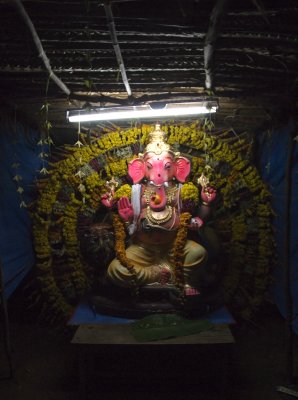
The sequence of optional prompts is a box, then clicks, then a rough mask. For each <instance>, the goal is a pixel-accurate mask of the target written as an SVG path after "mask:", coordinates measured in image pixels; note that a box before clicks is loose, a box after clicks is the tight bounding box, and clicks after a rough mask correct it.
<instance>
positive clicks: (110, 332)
mask: <svg viewBox="0 0 298 400" xmlns="http://www.w3.org/2000/svg"><path fill="white" fill-rule="evenodd" d="M71 343H72V344H74V345H76V346H77V349H78V355H79V380H80V398H81V399H86V398H88V389H90V388H89V386H90V384H91V378H92V377H95V376H97V378H98V379H97V382H98V381H99V382H100V383H105V382H110V383H109V384H110V385H111V387H113V385H114V384H115V382H117V384H118V383H119V382H120V381H121V378H123V379H124V382H128V381H130V382H133V385H137V379H138V377H139V378H140V380H141V382H142V384H143V385H145V383H144V382H145V380H146V379H148V380H149V382H150V383H149V385H151V384H152V383H153V382H155V383H156V382H160V380H161V379H162V380H165V379H167V378H172V382H175V381H177V379H180V378H181V376H183V381H184V382H186V381H187V379H186V378H189V379H190V381H191V382H192V385H193V382H195V383H198V381H199V378H200V377H203V379H204V380H205V381H206V380H208V379H209V378H210V379H211V382H212V376H214V381H215V383H216V384H218V383H219V382H218V379H220V381H221V382H220V385H219V387H220V390H219V396H218V398H225V392H226V390H225V389H226V377H227V371H228V363H229V360H230V354H231V349H232V346H231V345H233V343H234V338H233V335H232V333H231V331H230V328H229V325H227V324H222V325H215V326H214V328H212V329H210V330H207V331H203V332H200V333H197V334H193V335H188V336H180V337H174V338H170V339H164V340H157V341H151V342H145V343H144V342H143V343H140V342H138V341H137V340H136V339H135V338H134V337H133V336H132V335H131V333H130V324H96V325H95V324H86V325H80V326H79V327H78V328H77V331H76V332H75V334H74V336H73V339H72V341H71ZM215 367H216V368H215ZM188 369H189V370H190V371H188ZM200 369H203V371H204V372H203V373H202V372H201V371H200ZM215 369H218V376H215V372H214V371H215ZM207 372H208V373H210V375H211V376H210V377H209V378H206V373H207ZM181 374H182V375H181ZM192 375H194V376H192ZM145 378H146V379H145ZM113 382H114V384H113ZM145 386H146V385H145ZM97 390H100V388H99V389H97ZM103 398H104V396H103Z"/></svg>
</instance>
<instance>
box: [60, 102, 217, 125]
mask: <svg viewBox="0 0 298 400" xmlns="http://www.w3.org/2000/svg"><path fill="white" fill-rule="evenodd" d="M217 108H218V105H217V103H216V102H215V101H212V102H189V103H169V104H166V105H165V106H164V107H161V108H158V105H157V106H154V107H152V106H151V105H149V104H147V105H142V106H127V107H110V108H108V107H107V108H96V109H94V110H89V111H86V110H76V111H67V118H68V120H69V122H87V121H112V120H124V119H150V118H157V117H160V118H163V117H180V116H186V115H199V114H209V113H214V112H216V110H217Z"/></svg>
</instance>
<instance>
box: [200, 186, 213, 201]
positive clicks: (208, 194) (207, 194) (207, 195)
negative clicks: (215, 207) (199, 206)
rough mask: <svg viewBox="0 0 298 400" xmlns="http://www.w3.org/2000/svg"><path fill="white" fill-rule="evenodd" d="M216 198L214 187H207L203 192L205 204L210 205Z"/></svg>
mask: <svg viewBox="0 0 298 400" xmlns="http://www.w3.org/2000/svg"><path fill="white" fill-rule="evenodd" d="M215 198H216V189H215V188H213V187H212V186H206V187H204V188H203V189H202V191H201V199H202V202H203V204H206V205H209V204H210V203H212V201H213V200H214V199H215Z"/></svg>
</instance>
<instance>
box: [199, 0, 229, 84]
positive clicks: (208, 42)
mask: <svg viewBox="0 0 298 400" xmlns="http://www.w3.org/2000/svg"><path fill="white" fill-rule="evenodd" d="M227 3H228V0H217V2H216V4H215V6H214V8H213V10H212V13H211V17H210V24H209V28H208V31H207V34H206V37H205V45H204V68H205V74H206V78H205V87H206V89H212V88H213V62H214V50H215V42H216V39H217V36H218V31H219V26H220V22H221V19H222V16H223V14H224V11H225V8H226V5H227Z"/></svg>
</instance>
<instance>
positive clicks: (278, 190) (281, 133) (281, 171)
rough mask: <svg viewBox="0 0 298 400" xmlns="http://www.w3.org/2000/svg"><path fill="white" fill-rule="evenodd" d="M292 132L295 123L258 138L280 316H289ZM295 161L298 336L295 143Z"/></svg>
mask: <svg viewBox="0 0 298 400" xmlns="http://www.w3.org/2000/svg"><path fill="white" fill-rule="evenodd" d="M291 132H295V134H296V135H297V134H298V132H297V130H296V127H295V122H294V120H293V119H289V121H288V123H287V124H285V125H284V126H282V127H280V128H279V129H275V130H273V131H272V132H270V134H269V133H268V132H263V133H260V134H258V135H257V139H258V144H259V151H258V154H257V159H258V162H259V167H260V172H261V176H262V178H263V180H264V181H265V182H266V183H267V185H268V188H269V190H270V192H271V194H272V207H273V210H274V212H275V217H274V219H273V225H274V230H275V239H276V244H277V257H278V260H277V261H278V262H277V265H276V267H275V269H274V271H273V275H274V283H273V285H272V287H271V294H272V298H273V300H274V302H275V303H276V304H277V306H278V308H279V310H280V312H281V314H282V315H283V316H285V315H286V304H285V299H286V296H285V284H284V282H285V265H284V257H285V238H286V235H287V232H286V231H285V219H286V215H285V209H286V197H285V191H286V180H285V177H286V166H287V159H288V151H287V150H288V145H289V140H291V137H292V136H291ZM293 144H294V149H293V160H292V167H291V181H292V187H291V206H290V221H291V224H290V231H289V238H290V271H291V293H292V297H293V303H294V304H293V315H294V316H295V319H294V321H293V329H294V331H295V332H296V333H298V318H297V315H298V230H297V223H298V207H297V204H298V145H297V140H294V142H293Z"/></svg>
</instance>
